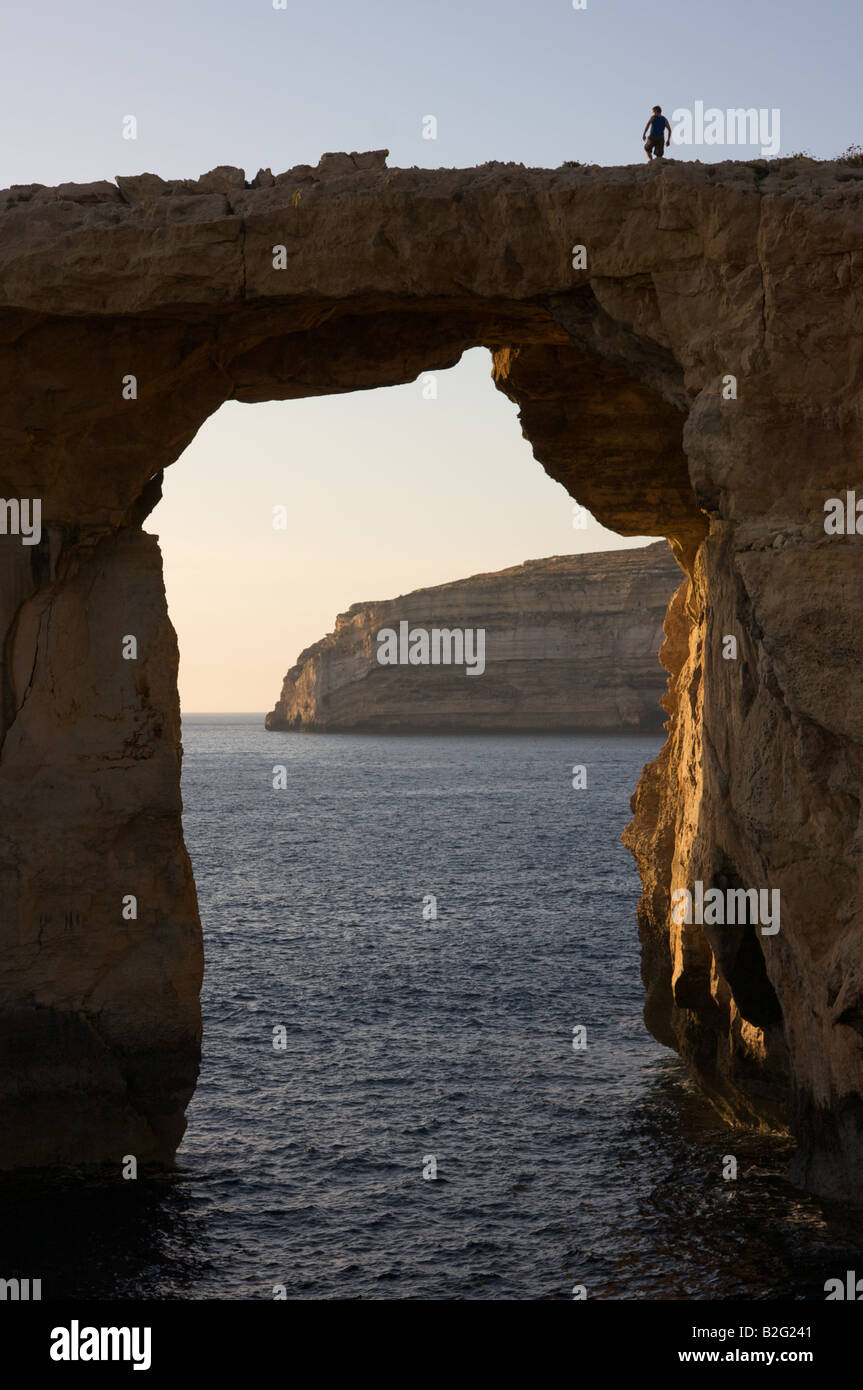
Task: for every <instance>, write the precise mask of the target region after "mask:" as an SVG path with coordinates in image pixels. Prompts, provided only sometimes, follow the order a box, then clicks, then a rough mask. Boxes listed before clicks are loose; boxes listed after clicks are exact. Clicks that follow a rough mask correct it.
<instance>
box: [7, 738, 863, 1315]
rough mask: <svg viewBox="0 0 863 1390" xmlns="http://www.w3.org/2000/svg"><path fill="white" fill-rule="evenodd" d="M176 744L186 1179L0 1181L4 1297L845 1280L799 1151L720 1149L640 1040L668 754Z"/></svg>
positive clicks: (694, 1096) (711, 1288)
mask: <svg viewBox="0 0 863 1390" xmlns="http://www.w3.org/2000/svg"><path fill="white" fill-rule="evenodd" d="M183 745H184V762H183V782H182V789H183V803H184V810H183V819H184V827H185V835H186V841H187V844H188V848H189V852H190V854H191V858H192V863H193V866H194V870H195V877H196V881H197V888H198V896H199V902H200V910H201V919H202V922H203V930H204V940H205V951H206V973H205V980H204V989H203V1013H204V1044H203V1061H202V1067H201V1075H200V1080H199V1084H198V1088H197V1091H196V1093H195V1096H194V1098H193V1100H192V1103H191V1105H190V1107H189V1111H188V1127H187V1130H186V1134H185V1138H184V1140H183V1143H182V1145H181V1148H180V1150H179V1153H178V1156H177V1164H176V1168H175V1169H174V1170H173V1171H170V1172H165V1173H161V1174H147V1173H144V1174H142V1175H141V1176H139V1178H138V1180H137V1181H135V1182H131V1181H129V1182H118V1180H117V1176H116V1173H113V1174H112V1175H111V1176H110V1177H100V1176H99V1175H98V1174H92V1173H90V1174H38V1175H33V1174H30V1175H21V1174H11V1175H8V1174H7V1175H5V1176H3V1177H2V1178H0V1258H2V1265H3V1269H4V1270H6V1271H7V1272H9V1271H11V1270H13V1269H14V1268H15V1267H19V1268H21V1269H22V1270H23V1271H25V1272H26V1271H27V1270H32V1272H33V1274H34V1275H35V1274H37V1273H38V1274H40V1275H41V1278H42V1281H43V1293H42V1296H43V1298H49V1297H52V1298H121V1299H126V1298H128V1299H141V1298H148V1299H153V1298H155V1299H170V1300H174V1299H180V1300H183V1299H228V1300H235V1299H242V1300H256V1299H265V1300H272V1299H281V1298H285V1299H288V1300H297V1299H299V1300H303V1299H351V1300H362V1299H366V1300H368V1299H377V1300H380V1299H413V1300H420V1299H421V1300H427V1299H431V1300H450V1299H457V1300H464V1299H480V1300H482V1299H492V1300H526V1299H530V1300H535V1299H538V1300H560V1299H564V1300H571V1299H573V1298H578V1297H580V1296H581V1295H582V1293H584V1294H586V1296H587V1297H588V1298H590V1299H610V1300H615V1299H616V1300H621V1299H622V1300H663V1299H687V1300H714V1299H738V1298H744V1299H754V1300H772V1299H779V1298H792V1299H801V1300H802V1299H809V1298H811V1299H819V1300H823V1299H824V1283H825V1280H826V1279H828V1278H834V1277H840V1278H844V1274H845V1271H846V1269H849V1268H850V1269H853V1268H855V1260H856V1262H857V1263H859V1262H860V1257H859V1252H860V1249H861V1244H863V1238H861V1231H860V1229H859V1226H858V1225H855V1220H854V1219H853V1218H852V1217H851V1216H850V1214H849V1213H848V1211H847V1210H839V1209H833V1208H831V1207H830V1206H827V1205H825V1204H822V1203H820V1202H818V1201H816V1200H815V1199H814V1198H812V1197H810V1196H807V1195H806V1194H804V1193H802V1192H800V1191H798V1190H796V1189H795V1188H794V1187H793V1186H791V1185H790V1184H789V1183H788V1181H787V1180H786V1178H785V1170H786V1166H787V1163H788V1160H789V1158H790V1154H791V1151H792V1146H791V1143H790V1141H789V1140H788V1139H787V1138H786V1137H784V1136H782V1135H765V1134H757V1133H753V1132H749V1131H746V1130H742V1129H730V1128H728V1127H727V1126H726V1125H724V1124H723V1123H722V1122H721V1121H720V1120H719V1119H718V1118H717V1117H716V1115H715V1114H714V1113H713V1111H712V1110H711V1109H710V1107H709V1106H708V1105H707V1104H706V1103H705V1101H704V1100H703V1099H702V1098H701V1096H700V1095H699V1093H698V1090H697V1088H696V1087H695V1086H694V1085H693V1084H692V1083H691V1081H690V1080H689V1079H688V1077H687V1074H686V1071H685V1068H684V1067H683V1064H682V1063H681V1062H680V1060H679V1059H678V1058H677V1057H676V1056H675V1054H673V1053H672V1052H670V1051H668V1050H667V1049H666V1048H664V1047H663V1046H661V1045H660V1044H659V1043H658V1042H656V1041H655V1040H654V1039H653V1038H652V1037H651V1036H650V1034H649V1033H648V1032H647V1030H646V1028H645V1026H644V1023H643V1021H642V1002H643V987H642V983H641V978H640V972H639V945H638V936H637V930H636V905H637V902H638V897H639V881H638V875H637V873H636V871H635V867H634V864H633V862H632V859H631V857H630V855H629V853H628V852H627V851H626V850H625V849H624V847H623V846H622V844H621V843H620V834H621V831H622V830H623V828H624V826H625V825H626V823H627V821H628V820H629V818H630V814H631V813H630V803H629V799H630V796H631V794H632V792H633V790H634V788H635V786H636V783H637V781H638V777H639V774H640V772H641V769H642V767H643V765H644V764H645V763H646V762H648V761H650V760H651V759H652V758H653V757H655V755H656V753H657V752H658V750H659V747H660V745H661V736H659V737H638V736H634V737H614V738H612V737H601V736H596V735H593V736H579V735H569V734H553V735H545V736H529V735H518V736H504V735H472V736H459V735H424V736H416V737H413V736H389V737H385V736H378V735H372V734H369V735H363V734H358V735H347V734H334V735H326V734H299V733H268V732H266V731H265V729H264V726H263V717H262V716H261V715H259V714H236V715H231V714H218V715H188V716H186V717H185V718H184V720H183ZM577 767H582V768H584V770H585V771H584V774H583V775H578V774H574V769H575V768H577ZM584 781H586V785H585V786H582V785H580V783H582V782H584ZM574 784H575V785H574ZM729 1159H733V1160H735V1163H736V1177H732V1176H729V1173H730V1172H731V1171H732V1169H733V1165H731V1164H729V1162H728V1160H729Z"/></svg>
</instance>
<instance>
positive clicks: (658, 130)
mask: <svg viewBox="0 0 863 1390" xmlns="http://www.w3.org/2000/svg"><path fill="white" fill-rule="evenodd" d="M648 131H650V135H649V136H648V134H647V132H648ZM666 131H668V144H669V145H670V144H671V126H670V125H669V124H668V121H667V120H666V119H665V117H664V116H663V114H662V107H661V106H654V108H653V115H652V116H651V117H650V119H649V120H648V122H647V125H646V126H645V127H644V130H643V131H642V132H641V138H642V140H645V139H646V140H647V143H646V144H645V146H644V150H645V153H646V155H647V162H648V164H649V163H650V161H651V159H653V158H654V157H655V158H656V159H661V158H662V156H663V155H664V154H665V145H666V140H665V132H666Z"/></svg>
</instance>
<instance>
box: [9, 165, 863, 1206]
mask: <svg viewBox="0 0 863 1390" xmlns="http://www.w3.org/2000/svg"><path fill="white" fill-rule="evenodd" d="M860 172H861V171H859V170H855V169H854V168H852V167H847V166H842V165H838V164H835V165H831V164H818V165H815V164H805V163H803V162H800V161H793V160H777V161H773V162H772V163H770V164H766V163H765V162H764V161H753V163H751V164H719V165H710V166H706V167H705V166H701V165H699V164H697V163H689V164H676V163H673V162H670V161H664V162H663V166H662V167H660V168H656V167H651V166H644V167H641V166H639V167H637V168H636V167H631V168H622V169H599V168H594V167H591V168H579V167H565V168H563V169H559V170H539V169H525V168H523V167H522V166H520V165H509V164H492V165H486V166H483V167H482V168H479V169H466V170H424V169H411V170H396V169H393V170H390V169H387V168H386V165H385V158H384V155H383V153H381V152H372V153H369V154H364V155H356V156H352V155H329V156H325V157H324V159H323V160H322V161H321V163H320V164H319V166H318V167H317V168H311V167H308V166H303V167H300V168H298V169H293V170H289V171H287V172H286V173H284V174H279V175H277V176H276V177H275V178H274V177H273V176H272V175H271V174H270V173H269V172H268V171H262V172H261V173H260V174H259V175H258V176H257V177H256V178H255V179H254V180H253V181H251V183H247V181H246V180H245V177H244V175H243V173H242V171H240V170H234V169H218V170H214V171H212V172H211V173H209V174H207V175H205V176H204V177H203V178H202V179H199V180H197V181H191V180H181V181H173V182H164V181H162V180H161V179H159V178H157V177H156V176H155V175H149V174H148V175H141V176H140V177H138V178H134V179H130V178H122V179H119V180H118V184H119V186H117V185H115V184H111V183H95V184H89V185H64V186H61V187H60V188H42V187H39V186H35V185H34V186H28V187H19V188H14V189H11V190H7V191H6V192H4V193H3V194H0V376H2V382H3V390H2V392H0V444H2V448H0V459H2V464H0V469H2V475H3V476H2V479H0V481H2V491H3V497H4V498H5V499H7V500H8V499H39V500H40V503H41V534H40V539H39V541H38V544H32V545H30V544H23V543H22V541H23V538H22V537H21V536H18V535H14V534H7V535H5V536H0V557H2V576H3V582H2V591H0V600H2V604H0V606H2V622H3V631H4V634H5V639H4V644H3V686H2V692H3V700H2V710H0V720H2V739H3V742H2V751H0V803H2V809H3V812H4V814H3V820H2V824H3V830H2V837H0V901H2V904H3V909H2V950H0V1018H2V1026H0V1035H2V1039H3V1051H4V1060H3V1067H2V1083H0V1085H2V1107H3V1123H2V1125H0V1162H2V1163H3V1164H5V1165H7V1166H10V1165H15V1164H21V1163H31V1162H36V1163H53V1162H59V1161H63V1160H72V1161H84V1160H86V1161H91V1160H99V1159H108V1160H110V1161H114V1162H116V1161H117V1160H118V1155H122V1154H123V1153H126V1152H129V1153H135V1154H137V1156H138V1157H139V1158H140V1159H146V1158H153V1159H169V1158H170V1156H171V1154H172V1153H173V1151H174V1148H175V1146H176V1144H177V1142H178V1140H179V1138H180V1136H181V1134H182V1130H183V1123H184V1121H183V1115H184V1110H185V1105H186V1103H187V1101H188V1099H189V1096H190V1095H191V1092H192V1089H193V1085H194V1079H195V1073H196V1067H197V1058H198V1050H199V1045H200V1016H199V1011H198V1002H197V997H198V988H199V984H200V977H201V949H200V929H199V924H198V919H197V911H196V904H195V893H194V885H193V883H192V879H191V874H190V871H189V864H188V860H187V857H186V853H185V849H184V847H183V839H182V828H181V821H180V797H179V767H180V744H179V723H178V708H177V696H176V663H177V652H176V642H175V639H174V634H173V631H172V629H171V626H170V623H169V620H168V617H167V612H166V607H165V597H164V589H163V583H162V576H161V567H160V559H159V554H158V549H157V546H156V543H155V541H154V540H152V539H151V538H150V537H148V536H146V535H144V534H143V533H142V531H141V522H142V520H143V518H144V517H145V516H146V514H147V512H148V511H149V510H150V509H151V507H152V505H153V504H154V502H155V500H156V498H157V495H158V487H159V478H160V474H161V472H162V470H163V469H164V468H165V467H166V466H168V465H170V464H171V463H173V462H174V461H175V460H176V459H177V458H178V457H179V456H180V454H181V453H182V452H183V450H184V449H185V447H186V445H187V444H188V443H189V442H190V440H191V439H192V438H193V437H194V435H195V432H196V431H197V430H198V428H199V427H200V425H201V424H202V422H203V421H204V420H205V419H206V418H207V416H208V415H210V414H211V413H212V412H213V411H214V410H215V409H217V407H218V406H219V405H220V404H221V403H222V402H223V401H225V400H229V399H233V400H239V401H247V402H252V401H262V400H270V399H289V398H296V397H301V396H307V395H321V394H326V393H330V392H341V391H350V390H357V389H364V388H369V387H376V386H385V385H390V384H395V383H398V382H406V381H410V380H413V379H414V378H415V377H416V376H417V374H418V373H419V372H421V371H434V370H435V369H441V368H444V367H448V366H451V365H453V364H454V363H455V362H457V361H458V359H459V357H460V355H461V353H462V352H464V351H465V350H466V349H467V348H470V347H475V346H479V345H485V346H486V347H488V348H489V349H490V351H491V353H492V354H493V379H494V381H495V384H496V385H497V386H498V387H499V388H500V389H501V390H503V391H504V392H506V394H507V395H508V396H509V397H510V398H511V399H512V400H514V401H516V402H517V403H518V405H519V408H520V412H521V422H522V428H523V430H524V432H525V434H526V436H527V437H528V438H529V439H530V441H531V443H532V446H533V449H534V452H535V454H536V456H537V458H538V459H539V460H540V461H541V462H542V463H543V465H544V466H545V468H546V469H547V471H548V472H549V473H550V474H551V475H552V476H553V477H554V478H556V479H559V480H560V481H561V482H562V483H563V484H564V485H565V486H566V487H567V488H568V489H569V491H570V492H571V493H572V495H573V496H574V497H576V498H577V499H578V500H579V502H581V503H583V504H584V506H586V507H587V508H588V509H589V510H590V511H591V512H592V513H593V514H594V515H595V516H596V517H597V519H598V520H599V521H600V522H602V523H604V524H605V525H606V526H609V527H612V528H613V529H615V530H617V531H619V532H621V533H622V534H624V535H650V536H666V537H667V538H668V539H669V542H670V544H671V547H672V549H673V551H674V553H675V555H676V556H677V558H678V559H679V561H680V563H681V564H682V566H683V567H684V569H685V572H686V578H685V580H684V583H683V585H682V587H681V589H680V590H679V591H678V594H677V596H676V597H675V599H674V600H673V602H672V604H671V607H670V610H669V614H668V618H667V622H666V633H667V636H666V641H665V644H664V648H663V658H662V659H663V661H664V663H665V665H666V667H667V669H668V670H669V672H670V680H669V689H668V693H667V695H666V696H665V700H664V703H665V708H666V711H667V713H668V716H669V721H670V722H669V733H668V740H667V743H666V745H665V748H664V750H663V752H662V754H661V755H660V757H659V759H658V760H657V761H656V762H655V763H654V764H653V765H652V766H651V767H649V768H647V769H646V770H645V773H644V775H643V777H642V780H641V783H640V785H639V788H638V790H637V792H636V795H635V798H634V811H635V818H634V820H633V822H632V825H631V826H630V827H629V829H628V830H627V832H626V838H627V843H628V844H629V845H630V847H631V848H632V850H633V852H634V854H635V857H636V859H637V862H638V865H639V869H640V872H641V876H642V881H643V885H644V895H643V898H642V902H641V907H640V909H639V925H640V931H641V937H642V942H643V947H644V953H643V970H644V978H645V984H646V988H647V1007H646V1017H647V1021H648V1024H649V1027H650V1028H651V1030H652V1031H653V1033H654V1034H655V1035H656V1036H657V1037H658V1038H660V1039H662V1040H663V1041H664V1042H667V1043H668V1044H669V1045H670V1046H672V1047H675V1048H677V1050H678V1051H680V1052H681V1054H682V1055H683V1056H684V1057H685V1058H686V1060H687V1062H688V1063H689V1065H690V1067H691V1068H692V1070H693V1073H694V1074H695V1075H696V1077H697V1078H698V1079H699V1081H700V1083H701V1084H702V1086H703V1087H704V1088H705V1090H706V1092H707V1093H708V1094H709V1095H710V1096H711V1098H712V1099H713V1101H714V1103H715V1104H716V1105H717V1106H718V1107H719V1109H720V1110H721V1111H722V1112H723V1113H725V1114H726V1115H728V1116H729V1117H730V1118H738V1119H744V1120H747V1121H751V1122H755V1123H759V1124H764V1125H784V1124H785V1123H790V1124H791V1125H792V1126H793V1128H794V1131H795V1133H796V1134H797V1137H798V1139H799V1143H800V1147H799V1153H798V1157H797V1160H796V1165H795V1173H796V1176H797V1178H798V1179H799V1180H800V1181H801V1182H804V1183H806V1184H807V1185H809V1186H810V1187H812V1188H814V1189H816V1190H819V1191H823V1192H830V1193H834V1194H845V1195H848V1196H851V1197H856V1196H857V1195H858V1194H859V1191H860V1189H861V1177H863V1162H861V1155H863V1133H861V1130H863V1076H861V1056H863V1053H861V1047H863V1044H861V1033H863V905H861V904H862V903H863V897H861V882H860V880H861V864H863V837H861V822H860V787H861V771H863V703H861V700H860V661H861V656H863V622H861V607H863V558H861V557H863V537H861V536H860V535H858V534H856V531H855V530H853V528H852V533H851V534H828V533H827V532H826V531H825V528H824V505H825V502H826V501H827V499H828V498H831V497H834V498H835V497H837V496H844V495H845V494H846V492H847V491H851V490H853V489H854V488H855V487H856V489H857V493H858V494H860V495H863V477H861V472H860V468H861V462H860V460H861V452H860V442H859V441H860V420H861V404H863V401H861V388H863V372H861V358H860V352H859V343H860V341H861V327H863V325H861V307H860V295H859V282H860V273H861V272H860V267H861V252H860V236H859V226H860V216H861V209H860V194H861V187H860V185H859V175H860ZM405 466H406V467H410V463H409V461H406V464H405ZM369 485H370V486H372V487H373V486H374V485H375V484H374V479H370V480H369ZM242 496H243V470H242V466H241V463H240V462H239V461H238V469H237V498H238V506H239V505H242ZM250 601H252V600H251V598H250ZM286 601H289V597H288V596H286ZM129 636H134V637H135V638H136V644H137V653H136V656H135V657H134V659H129V658H128V656H127V654H124V651H125V647H126V646H127V644H126V639H127V638H128V637H129ZM728 638H733V639H734V643H733V644H729V642H728V640H727V639H728ZM731 645H734V647H735V652H734V654H733V655H731V654H730V646H731ZM577 853H578V849H577V846H573V855H574V856H577ZM696 881H699V882H701V883H702V884H703V885H706V887H707V889H708V890H709V891H710V890H712V888H713V887H717V888H720V889H722V890H723V891H725V890H726V889H727V890H728V891H732V890H733V889H734V888H737V887H740V888H750V887H751V888H758V889H760V888H767V889H770V890H773V889H778V890H780V893H781V929H780V930H779V932H778V933H776V934H775V935H764V934H762V933H761V931H760V930H759V929H758V928H757V927H755V926H752V925H751V924H750V925H746V926H737V925H736V926H732V927H730V926H728V925H723V926H718V925H715V924H714V923H712V922H707V921H706V920H705V921H704V922H688V923H687V922H682V923H678V922H676V921H673V920H672V897H673V894H674V893H675V892H676V891H678V890H680V889H681V888H686V887H691V886H692V885H693V884H694V883H695V882H696ZM130 896H131V897H134V898H135V900H136V913H137V915H136V916H134V917H132V916H129V915H127V914H128V913H129V911H130V907H129V903H128V899H129V897H130Z"/></svg>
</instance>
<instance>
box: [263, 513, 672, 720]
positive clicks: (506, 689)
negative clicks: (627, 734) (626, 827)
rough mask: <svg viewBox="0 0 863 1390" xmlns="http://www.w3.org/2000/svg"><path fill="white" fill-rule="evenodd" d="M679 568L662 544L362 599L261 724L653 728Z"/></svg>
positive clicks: (294, 672) (301, 661)
mask: <svg viewBox="0 0 863 1390" xmlns="http://www.w3.org/2000/svg"><path fill="white" fill-rule="evenodd" d="M682 578H683V575H682V572H681V570H680V569H679V568H678V566H677V564H676V562H675V561H674V559H673V557H672V554H671V551H670V550H669V548H668V545H667V544H666V542H665V541H659V542H657V543H656V544H655V545H649V546H646V547H644V548H643V549H638V550H616V551H602V552H599V553H597V554H592V555H558V556H554V557H552V558H551V559H547V560H530V561H528V562H527V563H526V564H523V565H515V566H513V568H512V569H506V570H498V571H497V572H496V573H494V574H479V575H474V576H473V577H472V578H470V579H460V580H458V581H457V582H456V583H453V584H440V585H438V586H437V587H435V588H432V589H416V590H415V591H414V592H413V593H410V594H406V595H404V596H402V597H401V598H396V599H390V600H387V601H385V602H380V603H355V604H354V605H353V606H352V607H351V608H349V609H348V611H347V613H341V614H339V616H338V618H337V619H336V628H335V632H331V633H329V634H328V635H327V636H326V637H324V638H323V639H322V640H321V641H320V642H316V643H315V644H314V646H312V647H309V648H308V649H307V650H306V651H304V652H302V653H301V655H300V656H299V658H298V659H297V663H296V665H295V666H292V667H291V669H290V671H288V673H287V675H286V676H285V679H284V683H283V685H282V693H281V696H280V698H279V701H278V704H277V705H276V707H275V709H274V710H272V711H271V712H270V713H269V714H268V715H267V720H266V724H267V728H268V729H302V730H310V731H311V730H316V731H326V730H329V731H333V732H335V731H348V730H357V731H359V730H377V731H379V732H402V731H410V730H414V731H421V730H432V729H462V730H481V729H489V730H493V729H497V730H528V729H532V730H545V729H596V730H599V729H606V730H629V731H633V730H636V729H638V730H644V729H659V728H661V726H662V721H663V720H664V719H665V714H664V711H663V710H662V709H661V708H660V706H659V698H660V696H661V695H662V694H663V692H664V690H665V685H666V673H665V671H663V669H662V667H661V666H660V665H659V661H658V659H657V654H658V652H659V647H660V643H661V641H662V620H663V618H664V616H665V611H666V609H667V607H668V603H669V600H670V598H671V596H672V594H673V593H674V591H675V589H676V588H677V587H678V585H679V584H680V582H681V581H682ZM438 633H442V634H443V635H442V639H440V640H439V638H438V635H437V634H438ZM481 633H482V634H484V636H483V637H481V636H480V634H481ZM379 634H383V635H382V636H380V637H379ZM387 634H390V635H389V636H387ZM463 641H464V643H465V646H464V651H462V650H461V646H462V642H463ZM386 656H389V659H390V660H391V661H392V662H393V663H394V664H386V665H383V664H381V657H386ZM447 657H450V658H451V664H446V663H447ZM460 657H461V660H459V658H460ZM436 658H437V659H436ZM411 662H413V663H414V664H410V663H411Z"/></svg>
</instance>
